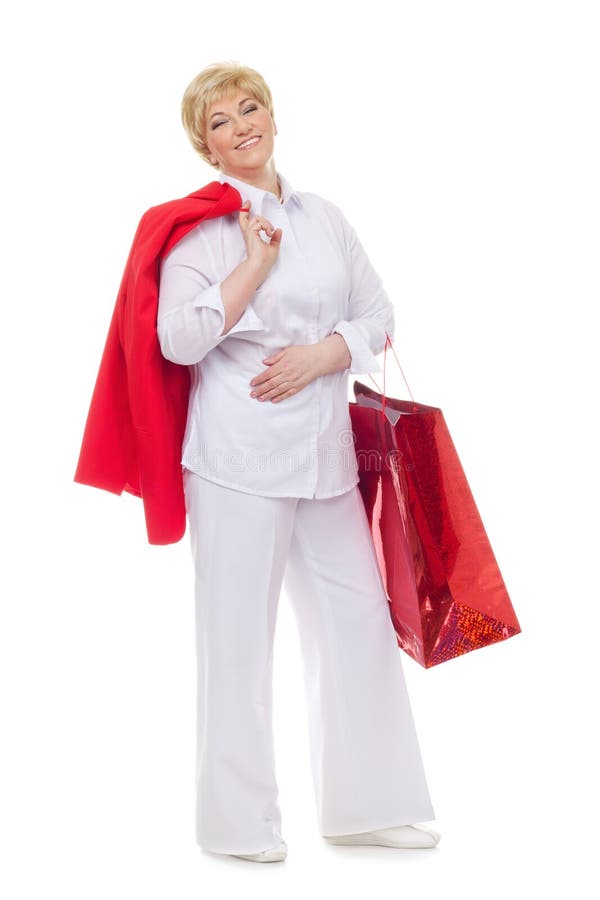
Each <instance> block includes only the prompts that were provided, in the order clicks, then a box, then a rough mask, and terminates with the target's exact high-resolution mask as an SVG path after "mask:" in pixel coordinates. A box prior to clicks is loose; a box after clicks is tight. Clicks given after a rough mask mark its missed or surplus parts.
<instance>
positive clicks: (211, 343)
mask: <svg viewBox="0 0 600 900" xmlns="http://www.w3.org/2000/svg"><path fill="white" fill-rule="evenodd" d="M198 247H199V242H198V235H195V234H194V229H192V231H191V232H188V234H187V235H185V236H184V237H183V238H182V240H181V241H178V243H177V244H175V246H174V247H173V249H172V250H171V251H170V252H169V253H168V254H167V255H166V256H165V257H164V259H163V260H162V265H161V270H160V283H159V294H158V313H157V323H156V330H157V333H158V340H159V343H160V349H161V352H162V355H163V356H164V357H165V358H166V359H168V360H170V361H171V362H174V363H179V364H180V365H193V364H194V363H198V362H200V361H201V360H202V359H204V357H205V356H206V354H207V353H208V352H209V351H210V350H212V349H213V348H214V347H216V346H217V345H218V344H220V343H221V341H224V340H225V339H226V338H227V337H229V335H231V334H235V333H236V332H238V331H257V330H261V329H263V328H264V327H265V326H264V323H263V321H262V319H260V318H259V317H258V316H257V315H256V313H255V312H254V309H253V308H252V306H250V305H248V306H247V307H246V309H245V310H244V312H243V313H242V315H241V316H240V318H239V319H238V321H237V322H236V323H235V325H233V326H232V327H231V328H230V329H229V331H228V332H227V333H226V334H223V328H224V326H225V307H224V305H223V299H222V297H221V282H220V281H217V282H216V283H213V284H211V283H210V280H209V278H208V276H207V274H206V273H205V272H203V271H202V269H201V268H200V263H199V261H198V257H199V256H200V257H202V256H203V253H202V250H201V252H200V253H198Z"/></svg>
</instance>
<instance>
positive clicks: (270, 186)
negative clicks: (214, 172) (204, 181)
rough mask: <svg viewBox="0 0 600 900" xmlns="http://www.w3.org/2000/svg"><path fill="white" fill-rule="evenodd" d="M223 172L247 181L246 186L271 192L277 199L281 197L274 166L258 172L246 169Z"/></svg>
mask: <svg viewBox="0 0 600 900" xmlns="http://www.w3.org/2000/svg"><path fill="white" fill-rule="evenodd" d="M221 171H222V173H223V175H230V176H231V177H232V178H239V180H240V181H245V182H246V184H251V185H253V186H254V187H257V188H260V189H261V190H262V191H270V192H271V193H272V194H275V196H276V197H279V196H280V195H281V191H280V190H279V181H278V178H277V171H276V169H275V166H274V165H270V166H265V167H264V168H261V169H257V170H254V169H244V170H243V171H241V172H226V171H225V170H224V169H222V170H221Z"/></svg>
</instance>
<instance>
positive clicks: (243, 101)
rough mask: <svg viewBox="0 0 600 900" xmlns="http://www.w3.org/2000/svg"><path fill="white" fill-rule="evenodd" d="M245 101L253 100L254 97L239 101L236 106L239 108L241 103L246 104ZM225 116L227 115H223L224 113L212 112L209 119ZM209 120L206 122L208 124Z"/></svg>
mask: <svg viewBox="0 0 600 900" xmlns="http://www.w3.org/2000/svg"><path fill="white" fill-rule="evenodd" d="M246 100H254V97H244V98H243V99H242V100H240V102H239V103H238V106H241V105H242V103H245V102H246ZM226 115H227V113H224V112H214V113H213V114H212V115H211V117H210V119H212V118H213V116H226ZM210 119H209V120H208V121H209V122H210Z"/></svg>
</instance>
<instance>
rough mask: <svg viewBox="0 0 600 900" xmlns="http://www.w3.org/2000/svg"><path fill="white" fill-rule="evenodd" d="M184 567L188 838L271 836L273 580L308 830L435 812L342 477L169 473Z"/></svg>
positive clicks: (218, 846) (393, 821)
mask: <svg viewBox="0 0 600 900" xmlns="http://www.w3.org/2000/svg"><path fill="white" fill-rule="evenodd" d="M184 485H185V497H186V510H187V514H188V522H189V526H190V539H191V544H192V553H193V557H194V565H195V612H196V653H197V676H198V677H197V767H196V788H197V797H196V842H197V843H198V844H199V845H200V846H201V847H203V848H204V849H206V850H210V851H213V852H217V853H254V852H257V851H259V850H264V849H266V848H268V847H272V846H274V845H275V844H278V843H279V842H280V841H281V840H282V839H283V837H282V832H281V811H280V808H279V805H278V787H277V783H276V779H275V765H274V744H273V731H272V670H273V640H274V634H275V622H276V616H277V607H278V601H279V595H280V590H281V586H282V584H284V586H285V589H286V592H287V594H288V596H289V598H290V601H291V603H292V606H293V610H294V614H295V617H296V620H297V625H298V630H299V636H300V646H301V652H302V659H303V676H304V683H305V688H306V698H307V704H308V721H309V740H310V748H311V768H312V779H313V784H314V792H315V799H316V810H317V818H318V825H319V829H320V832H321V834H323V835H325V834H327V835H330V834H349V833H355V832H361V831H370V830H372V829H375V828H385V827H389V826H394V825H406V824H412V823H416V822H424V821H430V820H432V819H434V818H435V816H434V811H433V807H432V804H431V800H430V797H429V792H428V788H427V782H426V779H425V773H424V770H423V763H422V760H421V754H420V749H419V744H418V740H417V735H416V732H415V725H414V721H413V716H412V712H411V707H410V703H409V698H408V695H407V689H406V684H405V680H404V673H403V668H402V660H401V650H400V648H399V646H398V643H397V641H396V635H395V632H394V627H393V624H392V621H391V618H390V614H389V606H388V601H387V596H386V594H385V589H384V587H383V582H382V579H381V573H380V571H379V567H378V563H377V557H376V551H375V545H374V543H373V539H372V536H371V531H370V528H369V523H368V520H367V514H366V511H365V508H364V505H363V502H362V497H361V495H360V491H359V489H358V486H356V487H354V488H353V489H352V490H351V491H349V492H347V493H345V494H340V495H339V496H337V497H330V498H327V499H325V500H317V499H310V500H309V499H304V498H298V497H261V496H258V495H256V494H249V493H245V492H243V491H238V490H235V489H233V488H229V487H225V486H223V485H219V484H216V483H214V482H212V481H209V480H208V479H206V478H203V477H201V476H199V475H196V474H195V473H194V472H191V471H189V470H188V469H184Z"/></svg>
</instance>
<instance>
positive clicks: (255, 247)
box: [239, 200, 283, 272]
mask: <svg viewBox="0 0 600 900" xmlns="http://www.w3.org/2000/svg"><path fill="white" fill-rule="evenodd" d="M242 205H243V206H245V207H246V210H245V211H244V210H240V213H239V223H240V228H241V229H242V234H243V236H244V242H245V244H246V255H247V258H248V259H249V260H250V262H252V263H254V264H255V265H256V266H257V267H258V268H259V269H262V270H263V271H266V272H268V271H269V269H270V268H271V266H273V265H274V264H275V262H276V261H277V257H278V256H279V247H280V245H281V235H282V233H283V232H282V230H281V228H273V226H272V224H271V222H269V220H268V219H265V218H264V217H263V216H252V218H250V200H244V202H243V204H242ZM260 231H264V232H265V234H266V235H267V237H269V238H270V243H268V242H267V241H263V239H262V238H261V236H260V234H259V232H260Z"/></svg>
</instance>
